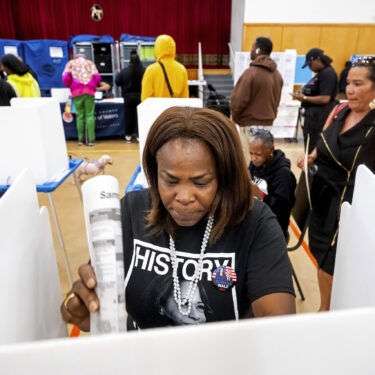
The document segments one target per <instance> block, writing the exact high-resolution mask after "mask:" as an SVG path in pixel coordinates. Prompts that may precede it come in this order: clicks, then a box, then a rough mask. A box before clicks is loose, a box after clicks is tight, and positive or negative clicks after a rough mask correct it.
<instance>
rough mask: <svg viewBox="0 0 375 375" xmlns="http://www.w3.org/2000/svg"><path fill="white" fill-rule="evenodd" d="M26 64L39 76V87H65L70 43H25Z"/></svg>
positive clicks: (28, 41)
mask: <svg viewBox="0 0 375 375" xmlns="http://www.w3.org/2000/svg"><path fill="white" fill-rule="evenodd" d="M23 45H24V53H25V62H26V64H28V65H30V66H31V68H32V69H33V70H34V71H35V72H36V74H37V75H38V82H39V87H40V88H41V89H42V90H49V89H51V88H52V87H65V86H64V84H63V83H62V78H61V76H62V73H63V71H64V68H65V65H66V63H67V62H68V61H69V51H68V42H65V41H63V40H49V39H41V40H27V41H24V42H23Z"/></svg>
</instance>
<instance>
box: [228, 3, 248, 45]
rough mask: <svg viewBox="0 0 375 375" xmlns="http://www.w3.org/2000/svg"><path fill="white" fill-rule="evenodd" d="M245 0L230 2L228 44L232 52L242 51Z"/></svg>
mask: <svg viewBox="0 0 375 375" xmlns="http://www.w3.org/2000/svg"><path fill="white" fill-rule="evenodd" d="M244 8H245V0H232V15H231V23H230V43H231V44H232V47H233V50H234V51H242V25H243V22H244V21H243V19H244Z"/></svg>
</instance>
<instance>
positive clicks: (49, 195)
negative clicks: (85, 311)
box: [47, 193, 73, 286]
mask: <svg viewBox="0 0 375 375" xmlns="http://www.w3.org/2000/svg"><path fill="white" fill-rule="evenodd" d="M47 194H48V199H49V204H50V205H51V209H52V215H53V220H54V221H55V226H56V231H57V237H58V238H59V242H60V248H61V251H62V256H63V259H64V265H65V270H66V274H67V276H68V281H69V285H70V286H72V285H73V278H72V273H71V271H70V266H69V261H68V256H67V255H66V250H65V246H64V241H63V238H62V235H61V230H60V225H59V221H58V219H57V215H56V210H55V205H54V203H53V199H52V194H51V193H47Z"/></svg>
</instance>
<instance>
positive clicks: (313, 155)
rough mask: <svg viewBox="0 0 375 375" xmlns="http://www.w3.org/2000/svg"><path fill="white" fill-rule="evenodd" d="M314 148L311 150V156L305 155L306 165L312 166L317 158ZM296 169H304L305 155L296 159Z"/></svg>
mask: <svg viewBox="0 0 375 375" xmlns="http://www.w3.org/2000/svg"><path fill="white" fill-rule="evenodd" d="M317 156H318V155H317V153H316V148H314V150H312V152H311V154H309V155H307V165H312V164H314V162H315V160H316V158H317ZM297 167H299V168H301V169H304V167H305V155H301V156H299V157H298V159H297Z"/></svg>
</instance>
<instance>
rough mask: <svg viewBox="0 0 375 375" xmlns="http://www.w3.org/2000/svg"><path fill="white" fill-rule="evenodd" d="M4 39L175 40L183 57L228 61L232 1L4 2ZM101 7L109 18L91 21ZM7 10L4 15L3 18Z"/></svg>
mask: <svg viewBox="0 0 375 375" xmlns="http://www.w3.org/2000/svg"><path fill="white" fill-rule="evenodd" d="M0 3H4V6H2V7H1V12H0V14H1V16H0V21H1V26H0V27H1V35H0V38H12V39H18V40H28V39H59V40H69V37H70V35H79V34H94V35H104V34H109V35H111V36H112V37H113V38H114V39H115V40H117V39H119V38H120V35H121V34H122V33H128V34H134V35H144V36H157V35H160V34H169V35H171V36H172V37H173V38H174V39H175V41H176V45H177V53H178V54H196V53H197V52H198V42H199V41H201V42H202V52H203V54H218V55H228V53H229V52H228V46H227V43H228V41H229V38H230V20H231V0H137V1H134V0H60V1H55V0H32V1H30V0H8V1H6V0H0ZM95 3H96V4H99V5H100V6H101V7H102V9H103V11H104V17H103V20H102V21H100V22H95V21H93V20H92V19H91V13H90V8H91V6H92V5H93V4H95ZM3 9H5V11H4V12H3Z"/></svg>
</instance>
